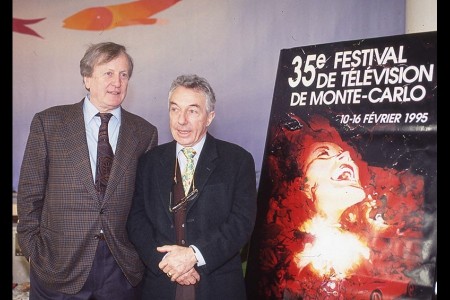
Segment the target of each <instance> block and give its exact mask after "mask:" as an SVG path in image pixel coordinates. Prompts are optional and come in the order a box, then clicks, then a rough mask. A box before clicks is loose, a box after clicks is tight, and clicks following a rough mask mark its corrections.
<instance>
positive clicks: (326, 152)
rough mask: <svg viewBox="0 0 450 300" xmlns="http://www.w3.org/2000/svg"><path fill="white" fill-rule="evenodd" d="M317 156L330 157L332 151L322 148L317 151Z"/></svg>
mask: <svg viewBox="0 0 450 300" xmlns="http://www.w3.org/2000/svg"><path fill="white" fill-rule="evenodd" d="M316 157H317V158H328V157H330V153H329V152H328V150H320V151H318V152H317V156H316Z"/></svg>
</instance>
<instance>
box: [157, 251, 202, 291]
mask: <svg viewBox="0 0 450 300" xmlns="http://www.w3.org/2000/svg"><path fill="white" fill-rule="evenodd" d="M156 250H158V251H159V252H162V253H167V254H166V255H165V256H164V258H163V259H162V260H161V262H160V263H159V265H158V266H159V268H160V269H161V271H163V272H164V273H166V275H167V276H168V277H169V278H170V280H172V281H177V282H178V283H180V284H184V285H186V284H192V283H195V282H197V281H199V280H200V275H199V274H198V272H197V270H195V269H194V265H195V264H196V263H197V259H196V257H195V254H194V251H193V250H192V248H190V247H183V246H177V245H165V246H162V247H158V248H156ZM180 277H181V278H180ZM179 278H180V281H178V279H179ZM194 280H195V281H194Z"/></svg>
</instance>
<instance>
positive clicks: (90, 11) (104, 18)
mask: <svg viewBox="0 0 450 300" xmlns="http://www.w3.org/2000/svg"><path fill="white" fill-rule="evenodd" d="M179 1H181V0H139V1H133V2H127V3H122V4H117V5H109V6H96V7H89V8H86V9H83V10H81V11H79V12H77V13H76V14H74V15H72V16H70V17H68V18H66V19H65V20H64V24H63V27H64V28H68V29H77V30H93V31H95V30H109V29H113V28H116V27H120V26H131V25H151V24H156V23H159V22H161V20H159V19H156V18H149V17H150V16H152V15H154V14H156V13H158V12H160V11H163V10H165V9H167V8H169V7H171V6H172V5H174V4H176V3H177V2H179Z"/></svg>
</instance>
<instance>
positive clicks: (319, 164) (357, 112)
mask: <svg viewBox="0 0 450 300" xmlns="http://www.w3.org/2000/svg"><path fill="white" fill-rule="evenodd" d="M423 36H425V37H428V35H418V36H415V38H418V39H419V41H420V44H421V45H423V41H422V40H421V38H422V37H423ZM432 37H433V36H432ZM391 40H393V41H391ZM431 40H432V38H431ZM389 42H391V43H392V44H394V45H398V44H400V45H403V46H404V47H406V46H408V47H412V44H411V43H410V42H409V41H405V40H404V38H402V37H395V38H393V39H392V38H391V39H388V38H385V39H374V40H373V42H372V43H367V40H366V41H364V43H361V45H362V47H363V48H364V47H366V48H365V49H367V48H368V47H370V48H372V49H374V47H375V46H374V45H376V46H377V47H380V48H384V47H386V43H389ZM425 44H426V43H425ZM347 45H350V46H348V47H350V48H351V47H353V48H351V49H353V50H352V51H353V53H355V49H354V47H355V46H354V45H355V43H343V44H342V45H341V44H339V45H333V46H331V45H326V46H324V47H323V48H320V47H314V52H315V53H325V54H326V55H329V56H330V57H333V55H334V53H338V52H339V53H340V51H341V50H340V48H339V47H342V46H347ZM361 45H359V44H358V47H357V48H356V49H359V47H360V46H361ZM426 45H428V44H426ZM329 49H333V52H332V54H330V53H328V52H329ZM300 50H302V51H300ZM303 50H305V49H293V50H291V52H295V53H309V52H308V51H303ZM307 50H310V48H308V49H307ZM346 50H347V49H346ZM380 51H381V50H380ZM310 55H311V54H310ZM403 55H406V53H403ZM424 55H425V54H424ZM291 56H293V55H285V56H283V53H282V57H281V58H280V64H281V65H282V66H286V65H288V64H283V63H284V62H285V60H283V59H285V58H287V57H291ZM295 57H297V56H295ZM309 57H311V56H309ZM316 57H318V56H316ZM337 57H338V56H337V55H336V56H335V58H337ZM412 58H413V55H412V54H411V53H409V56H408V59H409V60H410V62H411V61H413V59H412ZM432 59H434V58H432ZM432 59H431V60H430V58H426V59H425V58H424V60H425V61H426V62H427V63H429V62H430V61H432ZM329 60H331V59H329ZM287 61H290V60H287ZM292 61H295V59H293V60H292ZM415 63H417V61H415ZM281 68H282V69H286V68H283V67H281ZM385 68H386V66H385ZM433 68H434V67H433ZM344 77H345V76H344ZM289 78H292V77H289ZM329 78H331V77H329ZM430 78H431V77H430ZM285 79H287V78H285V77H283V72H281V71H279V76H278V77H277V84H276V87H275V89H276V90H275V96H274V104H273V105H274V106H273V108H272V118H271V122H270V123H269V130H268V135H267V141H266V152H265V158H264V164H263V169H262V174H261V180H260V186H259V194H258V201H259V202H258V220H257V225H256V228H255V231H254V234H253V237H252V241H251V243H250V250H249V258H248V263H247V272H246V281H247V290H248V295H249V299H304V300H311V299H339V300H346V299H371V300H372V299H373V300H381V299H432V297H434V296H435V295H434V288H433V287H434V284H435V281H436V278H435V274H436V266H435V264H436V252H437V251H436V244H437V241H436V239H437V236H436V230H437V229H436V222H437V220H436V210H437V207H436V206H437V203H436V200H437V199H436V132H435V129H436V122H435V121H436V116H435V115H436V113H435V112H436V109H435V101H436V99H435V90H434V91H433V88H434V89H435V85H434V83H432V82H431V81H434V77H433V79H432V80H430V83H429V84H426V85H424V89H425V90H427V88H428V87H432V88H430V89H429V90H427V93H428V98H426V100H423V101H424V102H423V103H425V101H427V103H426V104H423V103H419V104H416V103H414V104H411V105H410V107H402V106H399V105H398V103H397V105H394V104H392V103H387V104H383V106H373V107H370V104H367V105H364V107H363V105H362V104H361V102H363V100H361V102H357V101H353V100H352V101H353V102H352V103H350V104H349V103H347V104H346V105H335V106H330V105H327V106H320V107H319V106H318V105H315V106H314V105H311V106H309V107H302V108H301V109H300V108H299V107H293V105H292V103H293V102H292V101H293V100H292V99H293V98H295V97H294V96H292V95H290V96H289V97H286V96H285V95H286V93H285V90H286V89H281V88H280V87H281V86H282V84H281V83H280V81H282V80H283V81H286V82H289V80H285ZM345 80H347V81H348V78H347V79H345V78H344V79H343V80H342V86H344V85H345ZM410 87H413V85H412V84H411V85H410ZM371 88H372V90H370V91H368V90H367V87H365V89H361V91H360V92H359V93H360V94H364V93H366V94H370V93H372V92H373V93H375V92H374V90H375V89H376V88H379V86H375V87H371ZM418 89H419V88H418ZM280 90H283V92H280ZM341 91H342V90H341ZM295 93H297V91H296V92H295ZM308 93H312V92H311V89H310V90H308ZM292 94H294V93H292ZM418 95H419V94H415V96H417V97H419V96H418ZM284 97H286V98H288V99H289V100H288V101H287V102H288V103H290V106H286V105H280V104H279V103H280V102H277V101H282V100H281V99H283V98H284ZM353 99H355V98H353ZM361 99H368V98H364V97H362V98H361ZM424 99H425V97H424ZM417 102H419V101H417ZM310 103H311V102H310ZM403 105H404V106H406V105H405V104H404V103H403ZM412 106H414V109H411V107H412ZM419 106H420V107H419ZM416 109H418V111H416ZM419 113H420V116H419ZM412 114H414V118H415V119H414V122H413V124H411V122H410V121H411V119H408V118H411V115H412ZM345 116H349V119H350V120H347V121H345V118H344V117H345ZM371 116H372V117H371ZM425 116H426V120H425ZM370 118H373V119H375V118H378V122H376V121H373V122H371V121H370ZM417 118H420V119H417ZM416 121H417V122H420V123H416ZM417 124H420V126H418V125H417Z"/></svg>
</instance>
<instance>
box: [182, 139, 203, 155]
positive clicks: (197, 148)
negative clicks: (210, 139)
mask: <svg viewBox="0 0 450 300" xmlns="http://www.w3.org/2000/svg"><path fill="white" fill-rule="evenodd" d="M205 140H206V134H205V135H204V136H203V137H202V139H201V140H200V141H199V142H198V143H197V144H195V145H194V146H192V148H194V150H195V152H196V155H195V157H198V156H199V154H200V152H201V151H202V149H203V145H204V144H205ZM183 148H185V147H184V146H181V145H180V144H178V143H177V154H179V153H180V151H181V149H183Z"/></svg>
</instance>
